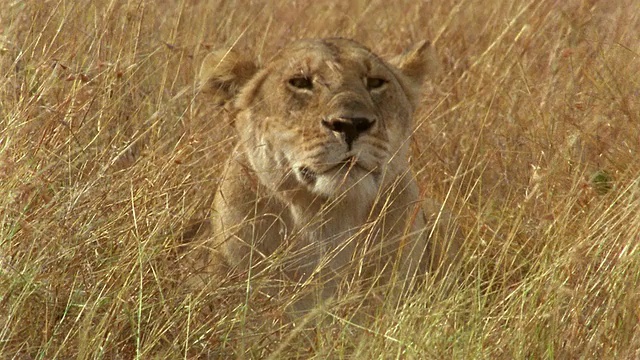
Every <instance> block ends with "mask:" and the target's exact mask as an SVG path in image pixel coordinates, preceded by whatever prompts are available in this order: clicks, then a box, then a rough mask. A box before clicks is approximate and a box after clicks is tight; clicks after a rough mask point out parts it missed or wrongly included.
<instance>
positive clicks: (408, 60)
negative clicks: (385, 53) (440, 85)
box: [389, 40, 442, 106]
mask: <svg viewBox="0 0 640 360" xmlns="http://www.w3.org/2000/svg"><path fill="white" fill-rule="evenodd" d="M389 63H390V64H391V65H393V66H395V67H396V68H397V69H398V70H399V71H400V73H401V74H402V75H404V76H403V78H404V79H405V81H404V85H403V86H404V87H405V90H406V91H407V95H409V99H410V101H411V103H412V104H413V105H414V106H416V105H417V104H418V102H419V98H420V92H421V89H422V84H423V83H424V81H425V80H426V79H427V78H431V79H435V78H437V77H438V76H439V75H440V73H441V71H442V70H441V66H440V62H439V60H438V57H437V55H436V52H435V50H434V49H433V46H432V45H431V43H430V42H429V41H428V40H423V41H420V42H418V43H416V44H415V45H414V46H412V47H411V48H410V49H409V50H407V51H405V52H404V53H403V54H401V55H398V56H396V57H394V58H392V59H391V60H389Z"/></svg>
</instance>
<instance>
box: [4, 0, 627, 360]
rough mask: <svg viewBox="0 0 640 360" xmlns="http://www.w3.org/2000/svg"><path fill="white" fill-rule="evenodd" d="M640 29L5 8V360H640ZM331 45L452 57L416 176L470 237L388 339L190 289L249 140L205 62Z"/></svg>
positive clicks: (21, 4)
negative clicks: (228, 53)
mask: <svg viewBox="0 0 640 360" xmlns="http://www.w3.org/2000/svg"><path fill="white" fill-rule="evenodd" d="M639 34H640V7H639V5H638V3H637V1H636V0H619V1H605V0H601V1H598V0H568V1H551V0H540V1H538V0H535V1H534V0H530V1H521V0H518V1H498V0H489V1H480V0H468V1H464V0H463V1H453V0H442V1H397V2H394V3H393V4H391V3H390V2H387V1H371V2H369V1H351V2H339V1H335V2H329V1H292V2H290V3H286V2H279V1H273V2H262V1H250V0H238V1H197V0H175V1H173V0H158V1H147V0H131V1H125V0H75V1H67V0H44V1H43V0H26V1H13V0H9V1H3V2H2V3H1V4H0V74H1V76H2V77H1V79H2V80H1V86H0V194H2V196H0V358H2V359H12V358H15V359H72V358H75V359H131V358H141V359H149V358H158V359H159V358H166V359H179V358H186V359H194V358H203V359H207V358H211V359H217V358H223V359H224V358H273V359H280V358H302V359H310V358H317V359H325V358H326V359H336V358H354V359H381V358H384V359H391V358H398V359H449V358H455V359H476V358H477V359H554V358H555V359H578V358H581V359H638V358H640V199H639V198H640V180H639V179H640V153H639V151H640V75H639V74H640V35H639ZM326 36H343V37H350V38H354V39H356V40H358V41H360V42H362V43H364V44H366V45H367V46H369V47H370V48H371V49H372V50H373V51H375V52H376V53H378V54H381V55H383V56H393V55H395V54H398V53H400V52H401V51H402V50H403V49H405V48H407V47H408V46H410V45H411V44H412V43H414V42H416V41H419V40H422V39H430V40H431V41H432V42H433V43H434V45H435V48H436V50H437V54H438V59H439V60H440V64H441V66H440V67H439V68H437V69H433V76H432V78H431V79H430V80H429V82H428V83H427V84H426V85H425V92H424V96H423V99H422V102H421V107H420V109H419V111H418V113H417V114H416V129H415V136H414V140H413V142H412V159H411V162H412V167H413V170H414V172H415V174H416V176H417V178H418V180H419V183H420V186H421V188H422V190H423V191H424V193H425V194H427V195H428V196H431V197H434V198H436V199H438V200H440V201H443V202H446V203H447V205H448V206H449V207H450V208H451V209H452V211H453V213H454V216H455V217H456V218H457V219H458V221H459V223H460V224H461V227H462V228H463V230H464V233H465V234H466V235H465V237H466V242H465V253H464V257H463V259H462V260H461V261H462V262H463V264H462V267H463V269H464V271H462V273H461V274H460V275H458V276H459V277H460V279H459V281H457V282H456V283H457V284H458V285H456V288H455V289H454V290H453V291H448V292H444V291H442V290H441V288H440V287H438V286H433V287H427V288H425V289H423V290H421V291H419V292H418V293H415V294H414V295H412V297H411V298H410V299H407V302H406V304H405V306H404V307H402V308H399V309H384V310H382V311H380V312H379V314H378V315H379V316H378V320H377V321H376V322H375V323H373V324H371V325H370V326H368V327H366V328H362V327H358V326H356V325H352V324H350V323H349V322H348V321H343V320H342V319H341V318H340V317H338V316H336V317H335V318H334V321H333V323H331V324H329V323H327V324H323V325H322V326H324V327H318V328H317V329H315V330H313V329H311V330H310V329H309V327H305V326H301V325H299V326H293V325H292V324H290V323H288V322H286V321H282V311H281V306H279V303H278V300H277V299H269V298H267V297H266V296H264V295H261V294H255V293H252V292H247V291H246V290H247V289H246V286H244V287H243V285H242V284H235V283H233V282H231V281H230V282H229V283H224V284H216V286H215V289H213V290H212V289H208V288H203V289H200V290H197V289H196V290H194V289H193V288H190V287H188V286H186V285H185V284H186V283H187V280H188V277H189V274H190V271H191V270H190V266H191V264H192V263H193V259H194V258H197V257H199V256H204V255H202V253H203V252H204V251H205V250H204V249H206V246H207V242H206V241H205V240H206V239H203V238H202V237H199V236H198V234H196V233H197V231H196V230H198V227H199V224H200V222H201V221H202V220H204V219H206V218H207V217H208V216H209V208H210V203H211V200H212V195H213V193H214V191H215V189H216V186H217V183H218V179H219V177H218V175H219V174H220V171H221V169H222V166H223V161H224V158H225V156H226V155H227V154H228V153H229V151H230V150H231V149H232V147H233V143H234V141H235V137H234V131H233V128H232V126H231V125H230V124H229V123H228V122H225V121H222V120H221V119H222V117H221V116H219V114H220V111H221V110H220V109H219V108H217V107H216V106H214V105H213V104H211V103H208V102H207V97H206V96H204V95H203V94H198V92H197V82H196V81H197V80H196V78H197V73H198V71H199V66H200V63H201V61H202V59H203V58H204V56H205V55H206V54H207V53H208V52H209V51H211V50H212V49H221V48H222V49H224V48H230V47H232V46H234V47H235V48H236V49H238V50H240V51H245V52H248V53H250V54H253V56H255V58H256V59H258V60H262V61H264V60H267V59H269V57H270V56H271V55H272V54H274V52H275V51H276V50H277V49H278V48H279V47H280V46H282V45H283V44H285V43H287V42H289V41H291V40H294V39H299V38H305V37H326ZM325 311H326V312H328V313H329V314H331V313H332V311H333V309H332V308H328V309H325Z"/></svg>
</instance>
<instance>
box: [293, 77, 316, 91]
mask: <svg viewBox="0 0 640 360" xmlns="http://www.w3.org/2000/svg"><path fill="white" fill-rule="evenodd" d="M289 85H291V86H293V87H294V88H297V89H305V90H311V89H312V88H313V81H311V78H308V77H305V76H299V77H294V78H291V79H289Z"/></svg>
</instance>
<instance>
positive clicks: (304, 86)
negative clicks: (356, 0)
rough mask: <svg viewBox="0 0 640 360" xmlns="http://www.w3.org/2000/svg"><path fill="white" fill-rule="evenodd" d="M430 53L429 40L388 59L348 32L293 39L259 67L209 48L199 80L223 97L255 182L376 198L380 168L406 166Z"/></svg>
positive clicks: (383, 173)
mask: <svg viewBox="0 0 640 360" xmlns="http://www.w3.org/2000/svg"><path fill="white" fill-rule="evenodd" d="M430 56H431V50H430V46H429V43H428V42H421V43H419V44H417V45H416V46H415V47H414V48H413V49H411V50H410V51H408V52H407V53H405V54H404V55H401V56H399V57H396V58H395V59H392V60H391V61H389V62H387V61H384V60H382V59H381V58H380V57H378V56H377V55H375V54H373V53H372V52H371V51H370V50H369V49H367V48H366V47H364V46H362V45H360V44H358V43H357V42H355V41H352V40H347V39H341V38H334V39H320V40H301V41H296V42H293V43H291V44H290V45H288V46H286V47H285V48H283V49H282V50H281V51H279V52H278V54H277V55H276V56H275V57H274V58H273V59H272V60H271V61H269V62H268V63H266V64H265V65H263V66H257V65H255V64H254V63H253V62H252V61H249V60H246V59H244V58H242V57H241V56H240V55H239V54H237V53H236V52H234V51H233V50H230V51H224V52H216V53H213V54H211V55H209V57H208V58H207V59H205V62H204V65H203V68H202V71H201V74H200V78H201V83H202V85H203V87H204V89H206V90H209V91H210V92H212V93H213V94H214V96H215V97H214V98H215V99H217V101H219V102H220V103H226V104H227V108H228V110H230V112H231V114H232V116H233V118H234V121H235V126H236V128H237V130H238V133H239V135H240V141H241V145H240V146H241V147H242V149H243V152H244V153H245V154H246V156H247V160H248V162H249V163H250V166H251V168H252V169H253V170H254V171H255V174H256V175H257V176H258V177H259V179H260V182H261V183H262V184H265V185H267V186H268V187H269V188H271V190H274V191H279V192H286V191H287V190H294V191H296V192H300V191H302V192H305V193H307V194H310V195H313V196H315V197H320V198H325V199H328V198H331V197H333V196H334V195H335V194H337V193H338V191H340V192H343V191H346V190H347V189H350V188H358V189H359V190H360V191H358V193H360V194H361V195H362V194H367V196H368V195H372V196H375V194H376V193H377V192H378V191H379V189H380V188H381V185H382V184H383V183H384V182H385V179H387V178H393V176H388V175H389V172H397V171H400V170H398V169H404V170H402V171H406V169H407V166H406V164H405V163H406V161H407V149H408V139H409V137H410V135H411V132H412V131H413V124H412V114H413V111H414V109H415V107H416V105H417V102H418V94H419V88H420V86H421V84H422V81H423V79H424V77H425V75H426V73H427V70H428V68H429V61H430ZM395 162H400V163H402V164H403V165H404V166H396V167H390V166H389V165H390V164H392V163H395ZM394 169H395V170H394ZM390 175H399V174H395V173H394V174H390Z"/></svg>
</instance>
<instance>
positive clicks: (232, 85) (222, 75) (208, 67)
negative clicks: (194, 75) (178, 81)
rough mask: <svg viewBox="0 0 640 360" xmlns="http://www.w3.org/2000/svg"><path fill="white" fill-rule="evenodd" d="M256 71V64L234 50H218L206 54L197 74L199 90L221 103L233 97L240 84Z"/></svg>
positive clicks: (242, 84) (245, 81) (244, 82)
mask: <svg viewBox="0 0 640 360" xmlns="http://www.w3.org/2000/svg"><path fill="white" fill-rule="evenodd" d="M257 71H258V66H256V64H255V63H254V62H253V61H251V60H249V59H247V58H244V57H243V56H242V55H240V54H238V52H236V51H235V50H233V49H231V50H219V51H214V52H212V53H210V54H208V55H207V56H206V57H205V58H204V61H203V62H202V67H201V68H200V74H199V75H198V86H199V89H200V91H201V92H203V93H205V94H209V95H211V96H212V97H213V101H214V102H215V103H217V104H219V105H223V104H225V103H226V102H228V101H229V100H231V99H233V98H234V97H235V96H236V95H237V94H238V92H239V91H240V89H241V88H242V86H244V84H246V83H247V82H248V81H249V80H250V79H251V78H252V77H253V75H255V73H256V72H257Z"/></svg>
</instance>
